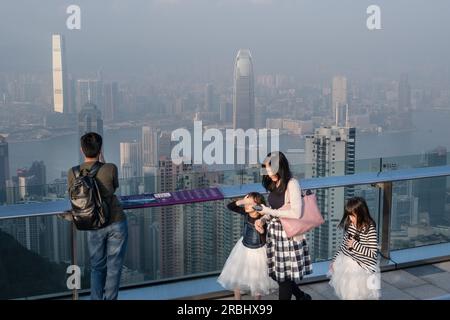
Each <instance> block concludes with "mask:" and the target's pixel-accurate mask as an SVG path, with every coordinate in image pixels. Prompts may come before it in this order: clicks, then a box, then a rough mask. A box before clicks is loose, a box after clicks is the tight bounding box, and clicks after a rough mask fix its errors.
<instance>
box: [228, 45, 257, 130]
mask: <svg viewBox="0 0 450 320" xmlns="http://www.w3.org/2000/svg"><path fill="white" fill-rule="evenodd" d="M254 119H255V89H254V76H253V63H252V56H251V54H250V50H247V49H241V50H239V52H238V54H237V56H236V61H235V65H234V86H233V128H234V129H244V130H247V129H250V128H254V127H255V120H254Z"/></svg>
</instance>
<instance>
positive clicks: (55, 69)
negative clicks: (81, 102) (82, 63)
mask: <svg viewBox="0 0 450 320" xmlns="http://www.w3.org/2000/svg"><path fill="white" fill-rule="evenodd" d="M65 50H66V49H65V42H64V37H63V36H62V35H60V34H54V35H52V73H53V110H54V111H55V112H59V113H69V112H70V110H68V108H69V106H68V104H69V99H68V98H69V97H68V92H67V86H68V83H67V68H66V51H65Z"/></svg>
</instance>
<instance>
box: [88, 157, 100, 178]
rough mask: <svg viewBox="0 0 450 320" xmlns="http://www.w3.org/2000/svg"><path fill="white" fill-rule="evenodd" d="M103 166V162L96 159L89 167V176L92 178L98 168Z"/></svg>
mask: <svg viewBox="0 0 450 320" xmlns="http://www.w3.org/2000/svg"><path fill="white" fill-rule="evenodd" d="M102 166H103V163H101V162H100V161H96V162H95V163H94V165H93V166H92V167H91V170H89V176H91V177H92V178H94V177H95V175H96V174H97V172H98V170H99V169H100V168H101V167H102Z"/></svg>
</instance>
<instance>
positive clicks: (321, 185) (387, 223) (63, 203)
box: [0, 165, 450, 299]
mask: <svg viewBox="0 0 450 320" xmlns="http://www.w3.org/2000/svg"><path fill="white" fill-rule="evenodd" d="M449 176H450V166H449V165H447V166H438V167H425V168H415V169H400V170H395V171H384V172H367V173H359V174H354V175H347V176H332V177H322V178H312V179H302V180H301V181H300V184H301V187H302V189H310V190H318V189H326V188H339V187H353V186H358V185H372V186H373V187H376V188H379V189H380V191H381V193H380V197H381V203H382V224H381V230H380V235H381V253H382V255H383V256H384V257H386V258H389V257H390V251H391V250H390V242H391V241H390V236H391V217H392V194H393V193H392V189H393V183H394V182H398V181H409V180H417V179H424V178H436V177H449ZM217 188H218V189H219V190H220V192H221V194H222V196H223V199H229V198H235V197H240V196H243V195H245V194H247V193H249V192H251V191H257V192H261V193H266V191H265V190H264V189H263V187H262V185H261V184H259V183H251V184H244V185H234V186H219V187H217ZM177 192H183V191H175V192H173V193H175V194H176V193H177ZM215 200H217V199H215ZM207 201H208V200H207V199H206V198H205V199H200V200H193V203H195V202H207ZM169 205H170V204H169ZM163 206H165V204H163ZM123 207H124V209H130V208H133V209H136V208H145V206H142V207H139V206H138V207H137V206H136V205H133V206H130V205H127V203H126V202H124V203H123ZM69 209H70V203H69V201H68V200H57V201H52V202H42V203H31V204H19V205H7V206H0V220H6V219H13V218H30V217H38V216H51V215H60V214H61V213H64V212H65V211H66V210H69ZM71 239H72V262H73V264H76V259H77V257H76V240H75V229H74V228H72V234H71ZM77 298H78V292H77V290H74V291H73V299H77Z"/></svg>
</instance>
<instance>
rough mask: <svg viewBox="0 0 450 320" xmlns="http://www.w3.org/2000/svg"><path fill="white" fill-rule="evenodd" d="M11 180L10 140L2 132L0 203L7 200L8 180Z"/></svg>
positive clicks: (0, 140)
mask: <svg viewBox="0 0 450 320" xmlns="http://www.w3.org/2000/svg"><path fill="white" fill-rule="evenodd" d="M7 180H9V153H8V142H7V141H6V138H5V137H4V136H3V135H1V134H0V204H1V203H4V202H5V201H6V181H7Z"/></svg>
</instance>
